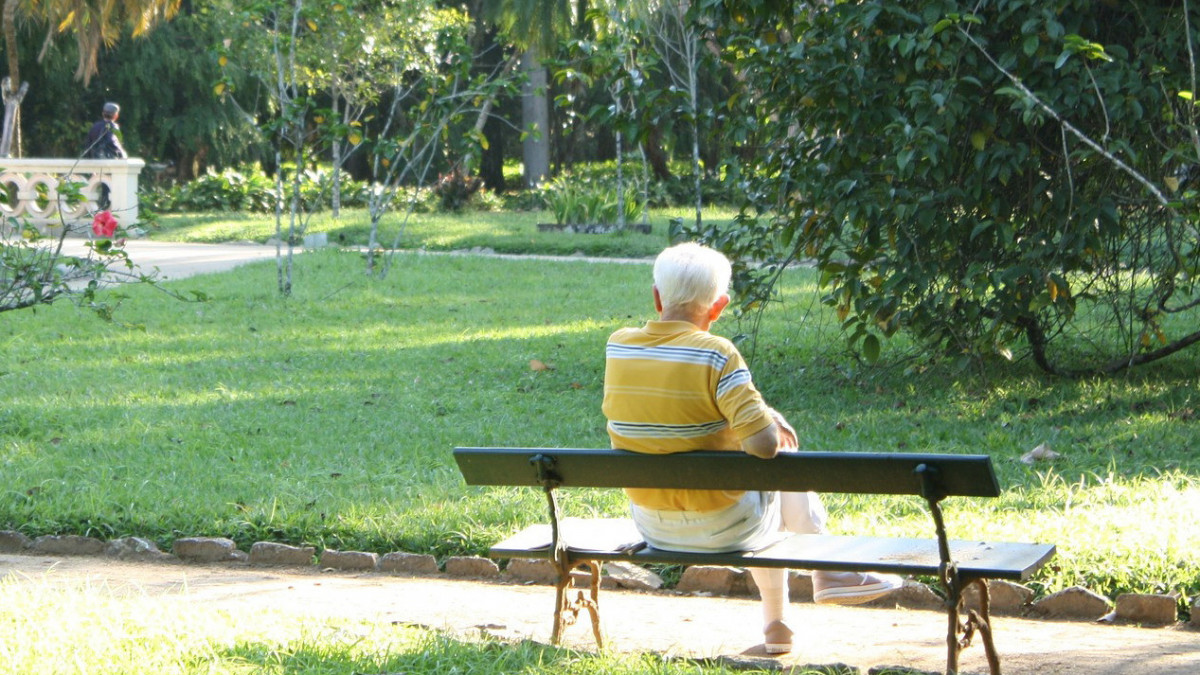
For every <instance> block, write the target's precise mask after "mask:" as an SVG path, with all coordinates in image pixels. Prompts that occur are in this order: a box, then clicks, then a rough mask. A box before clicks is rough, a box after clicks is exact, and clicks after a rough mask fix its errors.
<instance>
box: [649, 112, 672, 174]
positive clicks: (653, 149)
mask: <svg viewBox="0 0 1200 675" xmlns="http://www.w3.org/2000/svg"><path fill="white" fill-rule="evenodd" d="M645 152H646V162H647V163H649V164H650V170H651V172H653V173H654V177H655V178H656V179H658V180H661V181H667V180H671V178H672V174H671V165H670V163H669V161H668V160H667V153H665V152H663V148H662V129H661V128H660V127H659V126H658V125H657V124H655V125H652V126H651V127H650V128H649V129H648V130H647V133H646V143H645Z"/></svg>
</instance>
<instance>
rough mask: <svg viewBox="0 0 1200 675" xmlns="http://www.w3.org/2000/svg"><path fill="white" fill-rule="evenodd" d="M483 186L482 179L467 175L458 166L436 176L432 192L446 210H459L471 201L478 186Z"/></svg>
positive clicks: (477, 190)
mask: <svg viewBox="0 0 1200 675" xmlns="http://www.w3.org/2000/svg"><path fill="white" fill-rule="evenodd" d="M481 187H483V179H482V178H480V177H478V176H468V175H467V174H466V173H465V172H463V170H462V169H461V168H459V167H457V166H456V167H454V168H453V169H452V170H451V171H450V173H447V174H443V175H441V176H438V179H437V182H436V183H434V184H433V188H432V189H433V194H434V195H436V196H437V198H438V203H439V204H441V206H442V209H444V210H446V211H461V210H462V209H463V207H465V206H466V205H467V203H468V202H469V201H471V197H473V196H474V195H475V194H476V193H478V192H479V188H481Z"/></svg>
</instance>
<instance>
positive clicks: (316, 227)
mask: <svg viewBox="0 0 1200 675" xmlns="http://www.w3.org/2000/svg"><path fill="white" fill-rule="evenodd" d="M734 215H735V213H734V212H733V211H729V210H710V211H707V212H706V213H705V218H708V219H728V218H732V217H733V216H734ZM675 217H679V218H684V219H690V218H694V213H693V212H689V211H688V210H687V209H686V208H684V209H654V210H653V211H652V212H651V213H650V214H649V216H648V221H649V224H650V226H651V228H652V232H651V234H642V233H639V232H633V231H628V232H624V233H620V234H613V235H597V236H581V235H577V234H571V233H562V232H539V231H538V227H537V226H538V224H539V223H547V222H550V223H552V222H554V217H553V215H551V214H550V213H549V212H546V211H518V212H502V211H472V212H467V213H463V214H444V213H414V214H412V215H411V216H409V217H407V218H406V217H405V216H404V214H389V215H388V216H386V217H385V218H384V220H383V221H382V222H381V224H380V231H379V235H378V240H379V242H380V243H381V244H382V245H383V246H384V247H385V248H391V247H393V246H394V245H395V247H396V248H407V249H426V250H430V251H448V250H461V249H472V248H477V247H479V248H490V249H492V250H494V251H497V252H499V253H542V254H548V255H573V254H584V255H588V256H620V257H634V258H643V257H649V256H654V255H656V254H657V253H658V252H659V251H660V250H662V247H663V243H664V242H665V241H666V236H667V227H668V225H669V223H670V220H671V218H675ZM286 228H287V222H286V220H285V221H284V224H283V231H284V233H285V234H286ZM369 229H370V219H369V216H368V214H367V212H366V210H365V209H347V210H344V211H343V212H342V214H341V217H340V218H338V219H336V220H335V219H334V218H333V217H332V216H330V215H329V213H328V212H325V213H318V214H316V215H314V216H313V218H312V220H311V221H310V222H309V223H308V228H307V230H306V231H307V232H309V233H320V232H323V233H326V234H328V235H329V241H330V242H332V243H335V244H342V245H360V246H365V245H366V244H367V242H368V232H369ZM150 236H151V238H154V239H159V240H166V241H190V242H200V243H218V242H226V241H238V240H246V241H257V242H260V243H261V242H265V241H266V240H267V239H269V238H271V237H273V236H275V217H274V216H272V215H261V214H239V213H207V214H186V215H163V216H160V217H159V218H158V227H157V228H154V229H152V231H151V232H150Z"/></svg>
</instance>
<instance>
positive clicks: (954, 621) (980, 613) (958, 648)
mask: <svg viewBox="0 0 1200 675" xmlns="http://www.w3.org/2000/svg"><path fill="white" fill-rule="evenodd" d="M916 473H917V475H918V476H920V478H921V496H922V497H924V498H925V501H926V502H927V503H928V504H929V512H930V514H931V515H932V516H933V527H934V529H935V530H936V531H937V540H938V555H939V557H940V558H941V573H940V575H939V576H940V577H941V578H940V581H941V582H942V587H943V588H944V589H945V590H946V618H947V624H948V625H947V627H946V675H957V674H958V658H959V656H960V655H961V654H962V651H963V650H964V649H966V648H967V647H970V646H971V640H972V638H973V637H974V635H975V632H976V631H978V632H979V635H980V637H981V638H982V639H983V650H984V652H985V654H986V655H987V661H988V669H989V670H990V671H991V675H1000V656H999V654H997V653H996V645H995V642H994V641H993V640H992V625H991V617H990V616H989V605H990V604H991V603H990V599H989V598H988V587H987V579H970V580H968V581H967V582H966V583H965V584H964V583H963V581H962V578H961V577H960V576H959V573H958V565H956V564H955V563H954V560H953V559H952V558H951V557H950V540H949V538H948V537H947V536H946V524H945V521H944V520H943V518H942V507H941V501H942V500H943V499H945V497H946V495H945V493H944V492H943V490H942V489H941V487H940V486H939V485H938V480H937V473H938V472H937V469H936V468H934V467H931V466H929V465H927V464H921V465H920V466H918V467H917V469H916ZM970 585H974V586H975V587H976V588H977V589H978V592H979V609H978V610H974V609H971V610H966V609H965V605H964V600H963V591H964V590H966V587H967V586H970ZM964 614H965V615H966V618H965V619H964V618H963V615H964Z"/></svg>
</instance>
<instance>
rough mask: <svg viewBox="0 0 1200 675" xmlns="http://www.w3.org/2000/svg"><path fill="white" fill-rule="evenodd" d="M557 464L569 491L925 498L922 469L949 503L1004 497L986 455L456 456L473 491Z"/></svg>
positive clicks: (552, 452)
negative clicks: (542, 464) (540, 459)
mask: <svg viewBox="0 0 1200 675" xmlns="http://www.w3.org/2000/svg"><path fill="white" fill-rule="evenodd" d="M538 455H541V456H546V457H552V458H553V459H554V472H555V474H556V475H557V476H558V477H559V479H560V481H561V486H562V487H593V488H623V487H630V488H691V489H697V490H706V489H707V490H781V491H784V492H804V491H808V490H813V491H816V492H847V493H855V494H907V495H919V494H921V479H920V477H919V476H918V475H917V474H916V473H915V470H916V468H917V467H918V466H920V465H922V464H925V465H927V466H931V467H935V468H937V469H939V475H938V483H939V487H940V488H941V489H942V491H943V492H944V493H945V494H946V495H954V496H964V497H998V496H999V495H1000V484H999V482H998V481H997V480H996V475H995V472H994V471H993V469H992V464H991V459H990V458H989V457H988V456H987V455H944V454H922V453H884V452H807V451H806V452H796V453H786V454H780V455H778V456H776V457H775V458H774V459H770V460H763V459H757V458H755V457H751V456H750V455H747V454H744V453H741V452H714V451H710V450H697V451H693V452H686V453H676V454H668V455H650V454H643V453H636V452H627V451H623V450H597V449H563V448H553V449H550V448H455V450H454V459H455V461H456V462H457V463H458V467H459V470H460V471H461V472H462V475H463V478H464V479H465V480H466V482H467V484H468V485H516V486H521V485H524V486H538V485H540V483H539V482H538V473H537V469H536V467H534V466H533V465H532V464H531V463H530V461H529V460H530V458H532V457H535V456H538Z"/></svg>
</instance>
